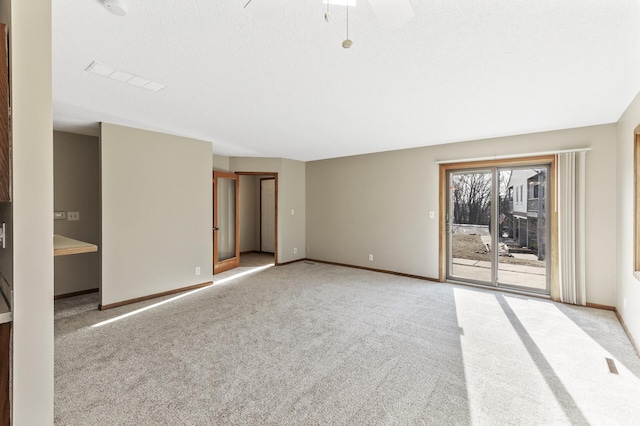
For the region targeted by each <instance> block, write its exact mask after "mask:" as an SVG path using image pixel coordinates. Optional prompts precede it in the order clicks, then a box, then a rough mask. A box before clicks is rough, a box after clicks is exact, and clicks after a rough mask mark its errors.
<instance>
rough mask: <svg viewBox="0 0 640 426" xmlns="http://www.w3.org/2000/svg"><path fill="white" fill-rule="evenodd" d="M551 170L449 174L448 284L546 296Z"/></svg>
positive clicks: (545, 167)
mask: <svg viewBox="0 0 640 426" xmlns="http://www.w3.org/2000/svg"><path fill="white" fill-rule="evenodd" d="M549 170H550V167H549V166H548V165H535V166H518V167H487V168H480V169H468V170H449V171H448V172H447V175H446V179H447V185H448V192H447V212H446V218H447V221H446V232H447V279H449V280H456V281H463V282H470V283H475V284H482V285H487V286H493V287H504V288H514V289H522V290H526V291H532V292H539V293H549V279H548V276H549V273H548V271H549V261H548V259H549V256H547V240H548V238H549V229H548V227H547V193H548V192H549V191H548V190H547V184H548V177H549Z"/></svg>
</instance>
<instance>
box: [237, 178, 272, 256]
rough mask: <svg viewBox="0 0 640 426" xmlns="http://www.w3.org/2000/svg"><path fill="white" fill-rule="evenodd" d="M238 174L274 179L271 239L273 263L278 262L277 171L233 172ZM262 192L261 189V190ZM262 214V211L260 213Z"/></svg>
mask: <svg viewBox="0 0 640 426" xmlns="http://www.w3.org/2000/svg"><path fill="white" fill-rule="evenodd" d="M234 173H235V174H236V175H240V176H268V178H269V179H270V178H273V179H275V182H274V184H275V195H274V196H275V209H276V211H275V216H276V223H275V227H274V232H275V235H274V241H273V263H274V265H277V264H278V173H277V172H234ZM261 193H262V191H261ZM261 214H262V213H261ZM260 239H262V232H261V233H260ZM260 249H262V242H260Z"/></svg>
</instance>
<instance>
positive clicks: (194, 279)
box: [100, 123, 213, 305]
mask: <svg viewBox="0 0 640 426" xmlns="http://www.w3.org/2000/svg"><path fill="white" fill-rule="evenodd" d="M100 144H101V155H102V289H101V299H102V304H103V305H108V304H112V303H116V302H120V301H124V300H129V299H133V298H137V297H142V296H146V295H150V294H155V293H160V292H164V291H168V290H174V289H177V288H182V287H186V286H190V285H194V284H199V283H203V282H207V281H211V280H212V269H213V266H212V258H213V247H212V230H211V228H212V209H213V207H212V201H213V200H212V188H211V144H210V143H209V142H202V141H197V140H193V139H187V138H182V137H178V136H171V135H166V134H162V133H156V132H150V131H145V130H139V129H132V128H128V127H122V126H116V125H113V124H108V123H103V124H102V126H101V138H100ZM198 266H199V267H200V268H201V275H200V276H196V275H195V268H196V267H198Z"/></svg>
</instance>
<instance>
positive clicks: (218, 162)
mask: <svg viewBox="0 0 640 426" xmlns="http://www.w3.org/2000/svg"><path fill="white" fill-rule="evenodd" d="M212 163H213V170H219V171H223V172H228V171H229V157H227V156H224V155H213V156H212Z"/></svg>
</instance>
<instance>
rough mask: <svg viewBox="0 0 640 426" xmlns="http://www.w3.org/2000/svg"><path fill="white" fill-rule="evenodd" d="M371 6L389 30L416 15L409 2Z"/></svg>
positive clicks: (379, 0)
mask: <svg viewBox="0 0 640 426" xmlns="http://www.w3.org/2000/svg"><path fill="white" fill-rule="evenodd" d="M254 1H258V0H254ZM263 1H264V0H263ZM369 4H370V5H371V8H372V9H373V12H374V13H375V14H376V16H377V17H378V20H379V21H380V23H381V24H382V26H383V27H384V28H385V29H387V30H396V29H398V28H400V27H401V26H403V25H404V24H406V23H407V22H409V21H410V20H411V19H412V18H413V17H414V15H415V14H414V13H413V7H411V2H410V1H409V0H369Z"/></svg>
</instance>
